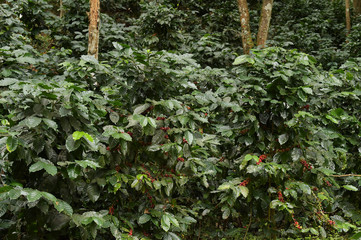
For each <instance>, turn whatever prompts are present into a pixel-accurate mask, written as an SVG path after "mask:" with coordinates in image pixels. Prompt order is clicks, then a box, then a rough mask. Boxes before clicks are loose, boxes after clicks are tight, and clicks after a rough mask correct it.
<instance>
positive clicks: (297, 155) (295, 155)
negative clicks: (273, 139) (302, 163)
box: [291, 148, 302, 162]
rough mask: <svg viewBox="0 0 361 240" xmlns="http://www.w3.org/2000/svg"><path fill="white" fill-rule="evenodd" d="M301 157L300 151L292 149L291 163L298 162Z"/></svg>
mask: <svg viewBox="0 0 361 240" xmlns="http://www.w3.org/2000/svg"><path fill="white" fill-rule="evenodd" d="M300 157H302V150H301V149H299V148H294V149H293V150H292V153H291V158H292V161H294V162H295V161H298V160H299V159H300Z"/></svg>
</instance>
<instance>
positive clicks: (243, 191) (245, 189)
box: [239, 186, 249, 198]
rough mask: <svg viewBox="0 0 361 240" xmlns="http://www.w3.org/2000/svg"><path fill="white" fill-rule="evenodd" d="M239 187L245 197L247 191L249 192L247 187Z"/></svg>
mask: <svg viewBox="0 0 361 240" xmlns="http://www.w3.org/2000/svg"><path fill="white" fill-rule="evenodd" d="M239 187H240V188H241V193H242V195H243V197H245V198H247V196H248V193H249V189H248V187H245V186H239Z"/></svg>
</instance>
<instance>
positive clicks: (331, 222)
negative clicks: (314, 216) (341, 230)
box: [328, 220, 336, 226]
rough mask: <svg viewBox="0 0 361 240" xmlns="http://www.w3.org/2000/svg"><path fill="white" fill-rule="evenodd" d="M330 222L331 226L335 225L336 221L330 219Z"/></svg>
mask: <svg viewBox="0 0 361 240" xmlns="http://www.w3.org/2000/svg"><path fill="white" fill-rule="evenodd" d="M328 224H330V225H331V226H333V225H335V224H336V223H335V221H332V220H328Z"/></svg>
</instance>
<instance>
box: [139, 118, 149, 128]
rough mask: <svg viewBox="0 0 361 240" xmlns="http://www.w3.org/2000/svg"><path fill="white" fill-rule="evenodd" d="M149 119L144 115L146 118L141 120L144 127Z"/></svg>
mask: <svg viewBox="0 0 361 240" xmlns="http://www.w3.org/2000/svg"><path fill="white" fill-rule="evenodd" d="M147 119H148V118H147V117H144V118H142V119H141V120H140V121H139V123H140V125H141V126H142V127H145V126H147V124H148V120H147Z"/></svg>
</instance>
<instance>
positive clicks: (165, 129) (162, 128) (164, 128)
mask: <svg viewBox="0 0 361 240" xmlns="http://www.w3.org/2000/svg"><path fill="white" fill-rule="evenodd" d="M169 129H170V127H161V128H160V130H163V131H164V132H166V131H168V130H169Z"/></svg>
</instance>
